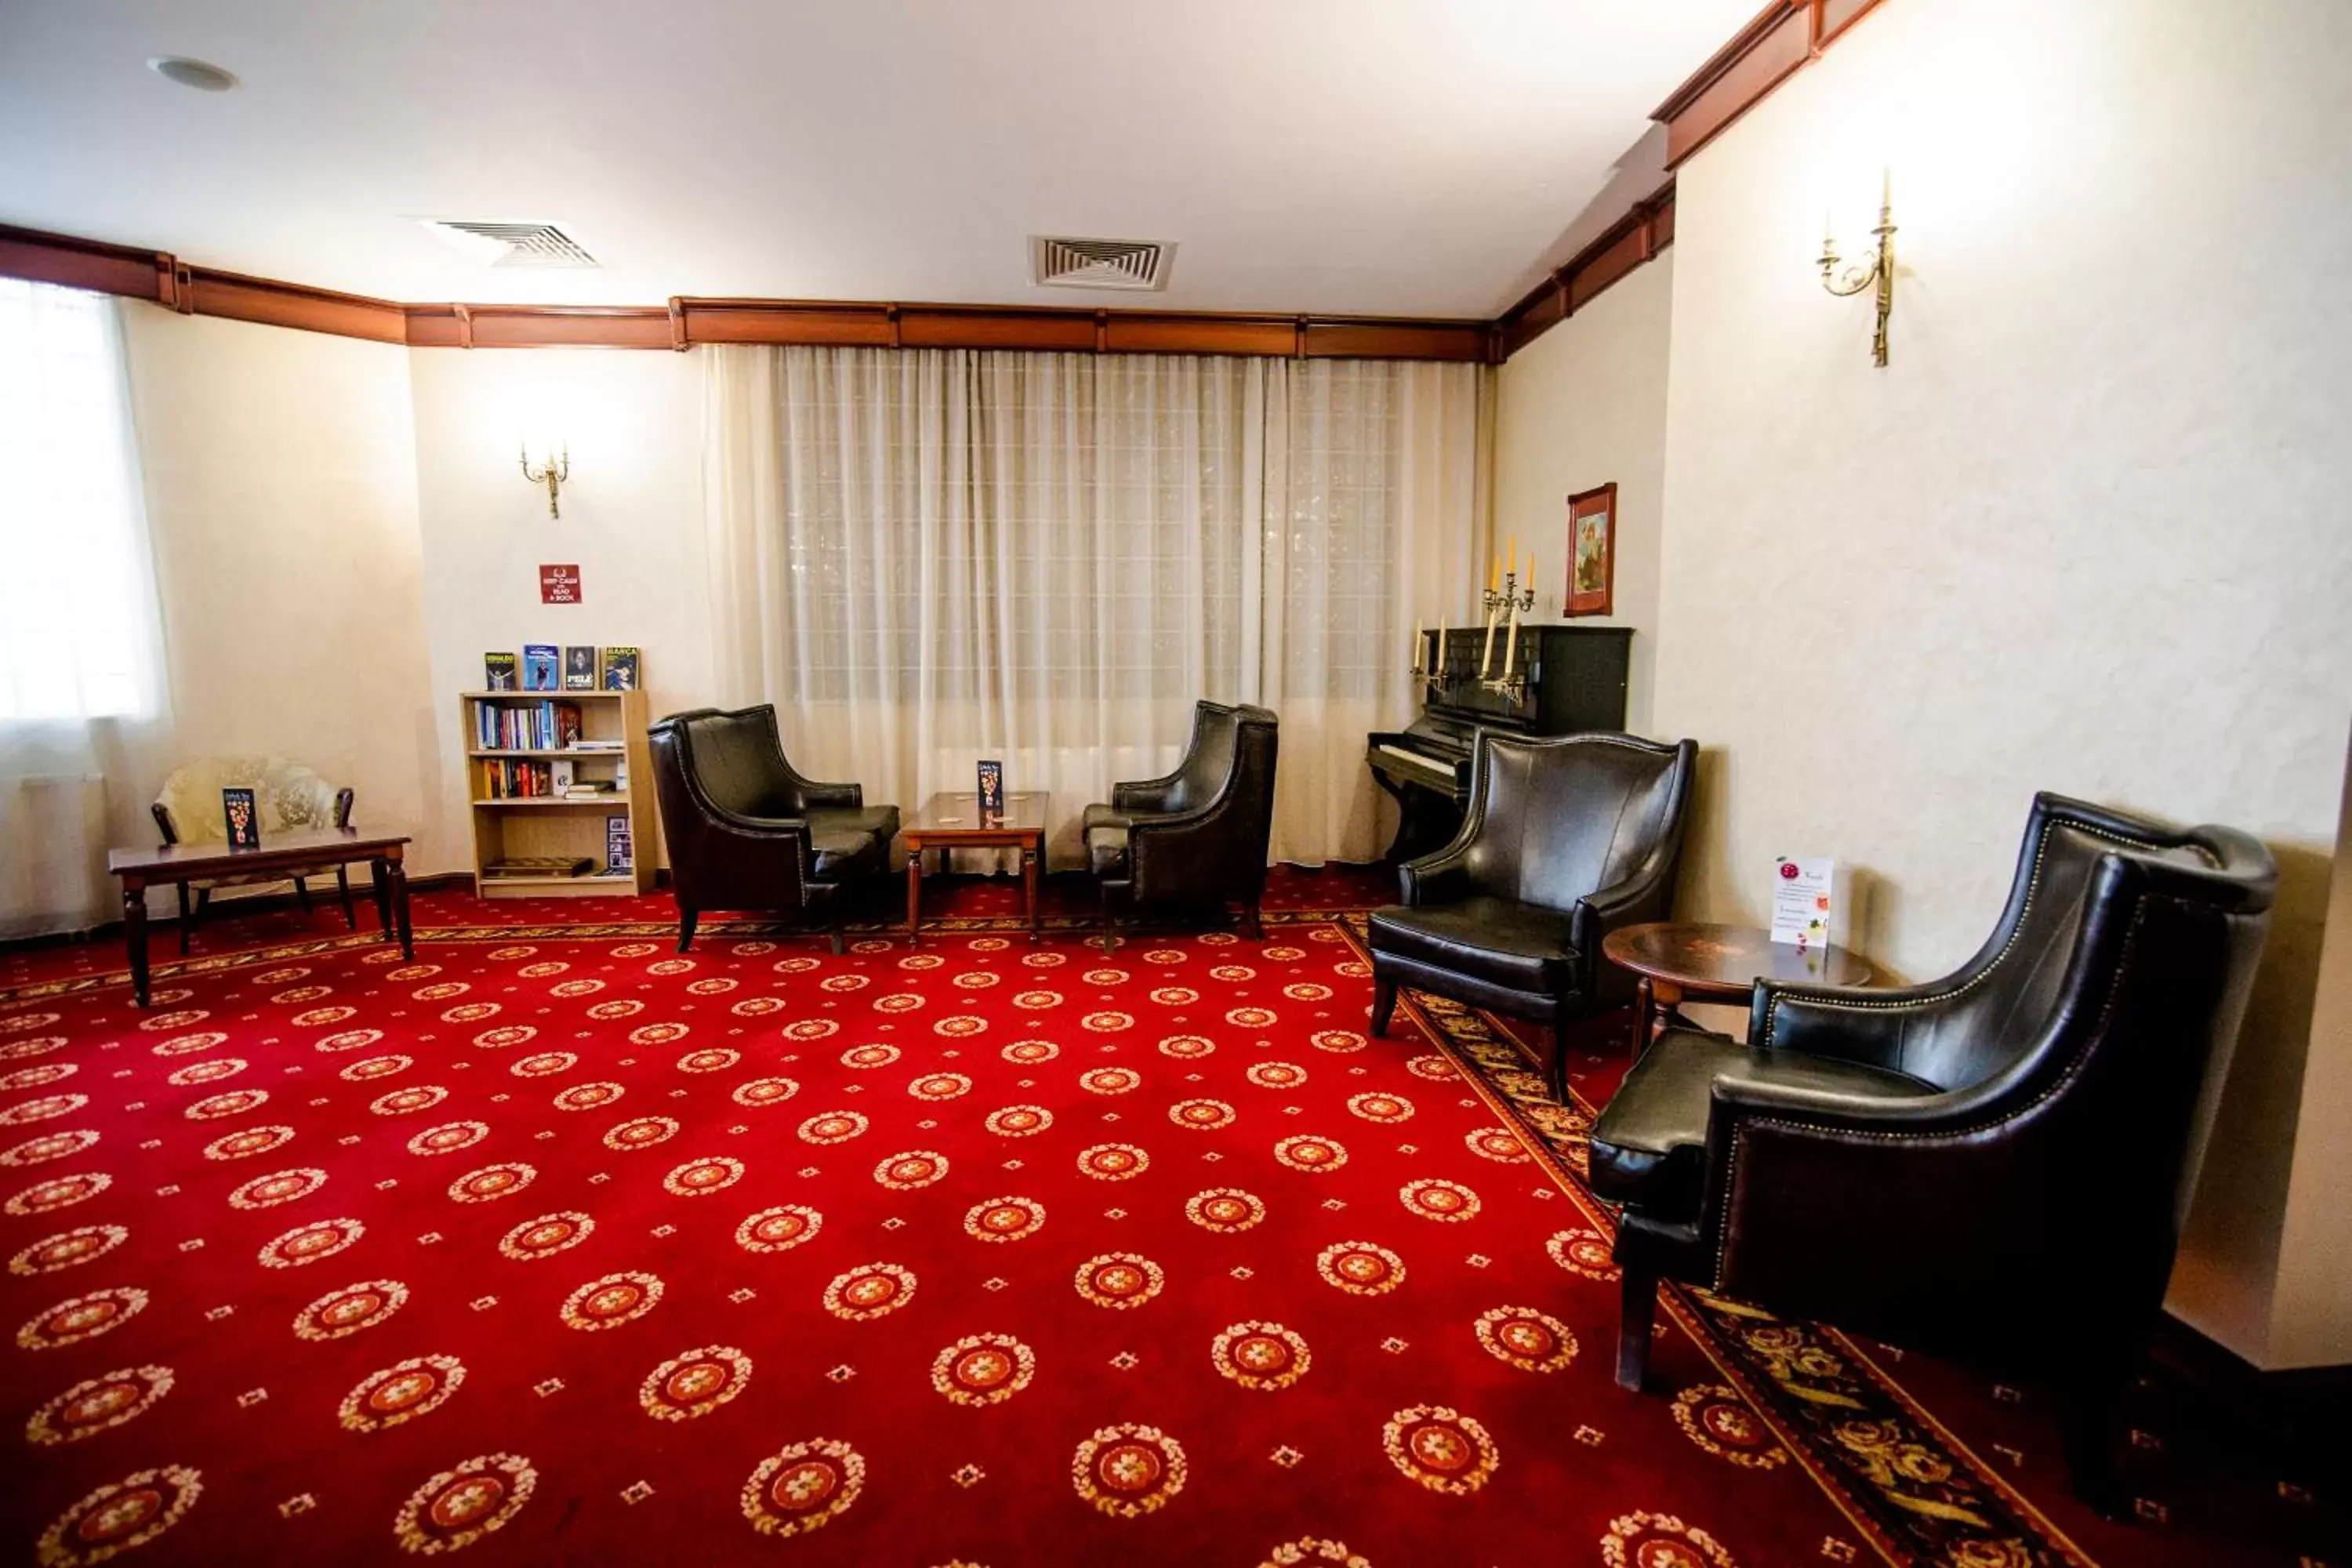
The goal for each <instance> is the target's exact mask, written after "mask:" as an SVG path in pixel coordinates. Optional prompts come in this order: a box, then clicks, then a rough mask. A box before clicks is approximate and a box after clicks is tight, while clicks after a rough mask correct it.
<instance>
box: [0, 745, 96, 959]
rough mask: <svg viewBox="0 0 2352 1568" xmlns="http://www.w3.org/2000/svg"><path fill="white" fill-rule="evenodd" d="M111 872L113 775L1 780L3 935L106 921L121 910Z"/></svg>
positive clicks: (0, 914)
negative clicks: (109, 783)
mask: <svg viewBox="0 0 2352 1568" xmlns="http://www.w3.org/2000/svg"><path fill="white" fill-rule="evenodd" d="M114 902H115V900H114V898H113V896H112V893H111V889H110V887H109V885H108V879H107V875H106V780H105V778H104V777H103V776H101V775H100V774H98V773H26V774H24V775H23V776H21V777H18V778H16V779H15V780H13V781H10V780H5V779H0V935H5V936H39V935H45V934H47V933H48V932H50V931H79V930H83V929H86V928H88V927H90V926H94V925H98V924H100V923H101V922H102V921H106V920H107V919H109V918H110V916H111V914H112V913H113V905H114Z"/></svg>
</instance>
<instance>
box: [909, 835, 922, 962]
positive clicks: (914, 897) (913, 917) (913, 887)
mask: <svg viewBox="0 0 2352 1568" xmlns="http://www.w3.org/2000/svg"><path fill="white" fill-rule="evenodd" d="M922 924H923V852H922V851H921V850H920V849H908V851H907V945H908V947H920V946H922V944H923V937H922Z"/></svg>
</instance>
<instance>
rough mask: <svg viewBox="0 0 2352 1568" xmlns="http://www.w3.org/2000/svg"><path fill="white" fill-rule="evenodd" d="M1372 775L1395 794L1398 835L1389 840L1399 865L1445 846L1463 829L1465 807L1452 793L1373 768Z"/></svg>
mask: <svg viewBox="0 0 2352 1568" xmlns="http://www.w3.org/2000/svg"><path fill="white" fill-rule="evenodd" d="M1372 778H1373V781H1374V782H1375V783H1377V784H1379V785H1380V786H1381V788H1382V789H1384V790H1386V791H1388V793H1389V794H1390V795H1393V796H1395V797H1396V803H1397V829H1396V836H1395V837H1393V838H1391V839H1390V840H1389V847H1388V860H1389V864H1391V865H1398V864H1401V863H1402V862H1403V861H1406V860H1412V859H1417V858H1420V857H1421V856H1423V855H1427V854H1430V853H1432V852H1433V851H1435V850H1439V849H1443V848H1444V847H1446V846H1447V845H1448V844H1451V843H1453V842H1454V835H1455V834H1456V833H1459V832H1460V831H1461V830H1462V808H1461V807H1460V806H1459V805H1455V804H1454V800H1453V798H1452V797H1451V796H1450V795H1440V794H1439V793H1438V792H1437V791H1435V790H1433V789H1430V788H1428V787H1427V786H1425V785H1422V784H1398V783H1396V782H1395V781H1394V780H1391V778H1390V777H1389V776H1388V775H1387V774H1386V773H1381V772H1380V771H1379V770H1378V769H1374V770H1373V772H1372Z"/></svg>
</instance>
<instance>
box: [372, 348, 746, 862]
mask: <svg viewBox="0 0 2352 1568" xmlns="http://www.w3.org/2000/svg"><path fill="white" fill-rule="evenodd" d="M408 357H409V374H410V377H411V380H412V382H413V384H414V386H415V431H416V440H415V474H416V488H417V495H418V500H419V504H420V509H421V515H422V524H423V537H424V555H425V602H424V606H423V611H422V620H423V625H424V628H425V631H424V638H425V646H426V647H427V649H428V651H429V658H430V663H431V669H432V689H433V702H434V709H433V716H434V721H435V725H436V733H437V735H438V738H439V743H440V745H441V748H442V752H443V754H444V755H445V756H446V758H447V759H448V761H447V763H446V766H444V767H443V768H442V769H441V770H440V773H439V775H438V777H437V778H436V787H437V788H438V790H439V792H440V795H439V798H440V800H441V802H442V803H443V808H444V809H445V810H446V812H448V813H449V814H450V816H451V819H452V820H453V821H455V822H456V823H457V825H458V829H459V832H460V834H461V835H462V834H463V833H464V831H465V830H466V818H467V815H468V809H469V808H468V807H467V806H466V805H465V800H466V772H465V769H464V767H463V766H462V764H461V762H460V759H461V758H462V756H463V754H464V751H465V742H464V740H463V738H462V737H461V735H460V733H459V718H458V711H457V693H458V692H459V691H470V690H478V689H480V687H481V684H482V655H483V654H484V653H486V652H510V653H520V651H521V649H522V646H523V645H524V644H525V643H531V642H544V643H555V644H559V645H562V644H571V643H590V644H595V645H597V646H599V647H604V646H610V645H614V644H625V645H631V646H635V647H640V648H643V649H644V650H645V661H646V663H645V674H646V694H647V703H648V706H649V708H650V710H651V711H652V712H653V713H654V714H655V715H656V716H659V715H660V714H663V713H667V712H672V711H675V710H677V709H681V708H695V707H701V706H705V705H707V704H709V702H710V701H711V700H713V693H714V687H713V684H712V676H711V665H710V638H709V603H708V595H707V593H706V588H705V581H704V564H703V563H704V548H703V537H704V535H703V527H704V524H703V516H702V428H701V409H702V403H701V397H702V378H701V366H700V365H699V363H698V362H697V360H696V358H695V356H693V355H691V354H681V353H653V352H632V351H626V350H616V349H542V350H500V351H488V350H484V351H478V352H472V353H467V352H464V351H459V350H455V349H415V350H412V351H409V356H408ZM525 437H528V438H529V439H530V442H531V446H532V450H533V455H534V460H535V459H536V456H537V453H538V451H539V450H540V449H541V447H542V446H543V445H544V444H545V443H546V442H548V441H549V440H554V441H558V442H568V443H569V444H570V447H571V453H572V480H571V482H570V483H569V484H567V485H566V486H564V488H563V492H562V510H563V515H562V518H561V519H555V520H551V519H550V518H549V517H548V515H547V496H546V492H545V491H544V490H543V489H534V488H533V487H532V486H531V485H530V484H529V483H527V482H526V481H525V480H524V479H523V477H522V473H521V471H520V464H519V462H518V460H517V458H518V454H517V447H518V446H519V444H520V442H521V441H522V440H523V439H524V438H525ZM542 563H570V564H576V565H578V566H579V568H580V571H581V578H582V588H583V592H582V602H581V603H580V604H577V605H542V604H541V603H540V596H539V568H540V566H541V564H542ZM648 782H650V781H648ZM471 865H472V861H471V859H470V858H469V852H468V850H467V847H466V844H465V840H464V839H463V838H462V837H460V839H459V840H458V843H457V853H456V856H455V857H454V858H452V859H451V860H450V861H449V862H448V864H447V867H446V868H448V869H461V868H470V867H471Z"/></svg>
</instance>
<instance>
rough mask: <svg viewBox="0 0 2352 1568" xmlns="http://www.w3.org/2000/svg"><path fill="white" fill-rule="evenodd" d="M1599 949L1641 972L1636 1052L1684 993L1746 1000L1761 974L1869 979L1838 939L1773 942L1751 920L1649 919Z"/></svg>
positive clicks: (1692, 997) (1859, 959) (1812, 980)
mask: <svg viewBox="0 0 2352 1568" xmlns="http://www.w3.org/2000/svg"><path fill="white" fill-rule="evenodd" d="M1601 957H1603V958H1605V959H1607V960H1608V961H1609V962H1610V963H1613V964H1615V965H1616V966H1617V967H1618V968H1620V969H1630V970H1632V971H1633V973H1636V974H1638V975H1640V976H1641V977H1642V983H1641V984H1640V986H1639V987H1638V988H1637V990H1636V992H1635V1000H1634V1004H1633V1054H1634V1056H1635V1057H1637V1058H1638V1057H1639V1056H1640V1055H1641V1054H1642V1053H1643V1051H1645V1050H1647V1049H1649V1047H1650V1037H1651V1034H1652V1032H1653V1031H1654V1028H1655V1026H1656V1023H1657V1017H1658V1014H1659V1012H1660V1011H1661V1010H1662V1009H1663V1010H1664V1011H1666V1012H1669V1013H1671V1012H1672V1011H1673V1010H1674V1009H1675V1006H1676V1005H1678V1004H1680V1003H1682V1002H1685V1001H1696V1002H1745V1001H1747V1000H1748V996H1749V995H1750V994H1752V993H1753V992H1754V991H1755V989H1756V983H1757V982H1758V981H1759V980H1783V981H1789V982H1791V983H1793V984H1800V985H1866V984H1869V983H1870V976H1871V968H1870V961H1869V960H1868V959H1866V958H1864V957H1863V956H1862V955H1861V954H1860V953H1858V952H1848V951H1847V950H1846V949H1844V948H1843V947H1799V946H1797V945H1796V944H1795V943H1793V942H1774V941H1773V940H1772V933H1771V932H1769V931H1764V930H1762V929H1760V928H1759V927H1756V926H1734V925H1709V924H1706V923H1703V922H1699V921H1651V922H1650V923H1648V924H1646V925H1634V926H1624V927H1622V928H1620V929H1619V930H1616V931H1611V932H1610V933H1609V934H1608V935H1607V936H1606V937H1603V938H1602V939H1601Z"/></svg>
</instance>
